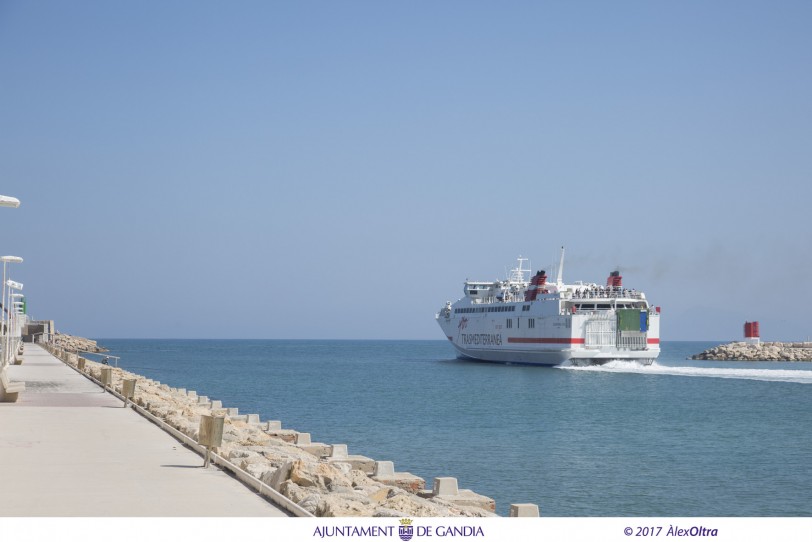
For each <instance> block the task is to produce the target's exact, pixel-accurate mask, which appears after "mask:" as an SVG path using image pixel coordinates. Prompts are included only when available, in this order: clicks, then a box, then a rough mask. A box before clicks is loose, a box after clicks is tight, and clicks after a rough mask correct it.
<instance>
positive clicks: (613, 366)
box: [557, 360, 812, 384]
mask: <svg viewBox="0 0 812 542" xmlns="http://www.w3.org/2000/svg"><path fill="white" fill-rule="evenodd" d="M557 368H559V369H564V370H568V371H592V372H602V373H629V374H643V375H668V376H700V377H708V378H737V379H745V380H764V381H769V382H797V383H800V384H812V371H810V370H805V369H799V370H791V369H739V368H716V367H669V366H666V365H659V364H658V363H657V362H656V361H655V362H654V363H652V364H650V365H646V364H643V363H638V362H636V361H626V360H611V361H608V362H606V363H604V364H602V365H584V366H578V365H559V366H558V367H557Z"/></svg>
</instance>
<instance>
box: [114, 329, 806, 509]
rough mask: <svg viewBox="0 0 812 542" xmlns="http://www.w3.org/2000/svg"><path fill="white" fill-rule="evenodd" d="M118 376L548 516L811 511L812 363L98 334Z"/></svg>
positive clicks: (677, 350) (671, 350) (671, 348)
mask: <svg viewBox="0 0 812 542" xmlns="http://www.w3.org/2000/svg"><path fill="white" fill-rule="evenodd" d="M99 342H100V344H102V345H104V346H106V347H107V348H110V350H111V353H112V354H114V355H119V356H122V360H121V366H122V367H124V368H126V369H129V370H131V371H133V372H136V373H139V374H142V375H144V376H147V377H149V378H154V379H156V380H160V381H161V382H163V383H166V384H169V385H170V386H173V387H185V388H187V389H194V390H196V391H197V392H198V394H200V395H207V396H209V397H210V398H213V399H220V400H222V401H223V404H224V405H225V406H229V407H238V408H239V409H240V412H242V413H258V414H259V415H260V416H261V418H262V419H263V420H267V419H271V420H281V421H282V424H283V427H285V428H292V429H296V430H299V431H305V432H309V433H311V434H312V438H313V440H314V441H319V442H325V443H329V444H331V443H346V444H347V445H348V446H349V450H350V453H353V454H361V455H366V456H369V457H372V458H374V459H378V460H391V461H394V462H395V468H396V470H398V471H409V472H411V473H413V474H416V475H418V476H422V477H423V478H425V479H426V480H427V484H428V485H429V486H430V485H431V483H432V482H431V481H432V479H433V478H434V477H436V476H454V477H456V478H457V479H458V481H459V484H460V487H462V488H469V489H472V490H474V491H476V492H478V493H481V494H484V495H488V496H490V497H493V498H494V499H496V502H497V512H499V513H500V514H503V515H505V514H506V513H507V510H508V508H509V506H510V504H511V503H519V502H533V503H537V504H538V505H539V507H540V508H541V512H542V515H545V516H810V515H812V423H810V419H811V418H812V386H810V384H812V364H809V363H794V364H792V363H769V362H761V363H759V362H757V363H743V362H742V363H739V362H706V361H689V360H686V357H688V356H689V355H691V354H694V353H697V352H700V351H702V350H704V349H705V348H707V347H709V346H712V345H714V344H716V343H687V342H672V343H669V342H665V343H663V345H662V349H663V352H662V354H661V356H660V359H659V360H658V361H657V363H655V364H654V365H652V366H649V367H643V366H639V365H637V364H634V363H628V362H612V363H610V364H609V365H608V366H604V367H600V368H543V367H522V366H505V365H492V364H484V363H472V362H464V361H460V360H456V359H454V353H453V350H452V348H451V346H450V345H449V344H448V343H447V342H443V341H298V340H297V341H293V340H291V341H285V340H141V339H139V340H119V339H99Z"/></svg>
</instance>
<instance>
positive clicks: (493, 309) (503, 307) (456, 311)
mask: <svg viewBox="0 0 812 542" xmlns="http://www.w3.org/2000/svg"><path fill="white" fill-rule="evenodd" d="M515 310H516V305H497V306H493V307H465V308H462V309H454V314H464V313H471V312H514V311H515ZM522 310H525V309H524V307H522Z"/></svg>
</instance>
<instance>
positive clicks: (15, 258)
mask: <svg viewBox="0 0 812 542" xmlns="http://www.w3.org/2000/svg"><path fill="white" fill-rule="evenodd" d="M0 198H6V196H0ZM10 199H13V200H15V201H17V200H16V199H15V198H10ZM1 201H3V200H2V199H0V202H1ZM17 205H19V201H17ZM0 262H3V300H2V303H3V320H2V323H3V359H2V362H0V365H3V366H4V365H5V364H6V361H8V348H7V345H8V323H7V322H6V313H8V315H9V319H10V318H11V312H9V306H8V303H7V302H6V285H7V284H6V282H7V281H6V267H7V266H8V264H10V263H23V259H22V258H20V257H19V256H0Z"/></svg>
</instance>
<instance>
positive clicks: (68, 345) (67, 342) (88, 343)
mask: <svg viewBox="0 0 812 542" xmlns="http://www.w3.org/2000/svg"><path fill="white" fill-rule="evenodd" d="M51 342H52V344H54V345H55V346H56V347H58V348H61V349H62V350H67V351H68V352H107V349H106V348H102V347H101V346H99V345H98V344H97V343H96V341H93V340H90V339H85V338H84V337H76V336H74V335H68V334H66V333H60V332H58V331H57V332H56V334H54V336H53V337H52V338H51Z"/></svg>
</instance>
